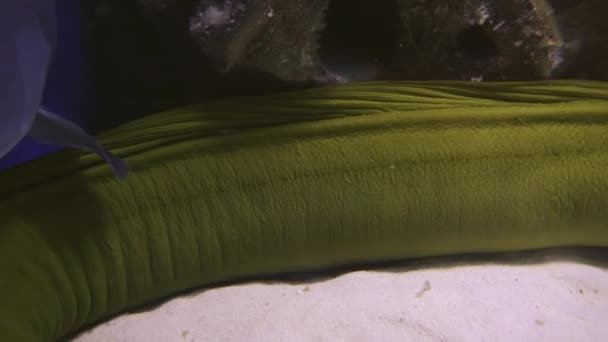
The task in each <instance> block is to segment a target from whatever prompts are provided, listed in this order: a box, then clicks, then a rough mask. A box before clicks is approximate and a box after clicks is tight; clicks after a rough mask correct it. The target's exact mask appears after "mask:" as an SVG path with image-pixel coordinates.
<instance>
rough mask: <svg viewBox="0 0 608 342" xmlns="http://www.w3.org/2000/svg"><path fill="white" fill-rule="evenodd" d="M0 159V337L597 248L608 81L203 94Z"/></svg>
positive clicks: (604, 235) (605, 206)
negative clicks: (71, 147) (210, 294)
mask: <svg viewBox="0 0 608 342" xmlns="http://www.w3.org/2000/svg"><path fill="white" fill-rule="evenodd" d="M99 139H100V142H101V143H103V144H104V145H105V146H107V147H108V148H109V149H110V150H111V151H112V152H113V153H115V154H116V155H117V156H120V157H122V158H124V160H126V161H127V162H128V163H129V165H130V169H131V170H132V173H131V174H130V175H129V178H128V179H127V181H125V182H116V181H115V180H114V179H113V176H112V173H111V171H110V170H109V169H108V168H107V167H106V166H105V165H104V164H103V162H102V161H101V160H99V159H98V158H97V157H96V156H95V155H94V154H85V153H84V152H78V151H63V152H60V153H56V154H53V155H50V156H48V157H45V158H42V159H40V160H37V161H33V162H31V163H29V164H26V165H24V166H21V167H17V168H14V169H11V170H8V171H6V172H2V173H0V217H2V223H1V225H0V340H2V341H53V340H57V339H59V338H62V337H65V336H67V335H69V334H73V333H75V332H77V331H79V330H81V329H82V328H83V327H87V326H90V325H91V324H94V323H95V322H98V321H100V320H102V319H105V318H108V317H110V316H112V315H115V314H118V313H121V312H124V311H125V310H128V309H131V308H134V307H137V306H140V305H143V304H146V303H149V302H151V301H156V300H159V299H161V298H165V297H167V296H171V295H174V294H176V293H178V292H181V291H185V290H188V289H193V288H196V287H200V286H210V285H213V284H217V283H221V282H226V281H231V280H235V279H242V278H248V277H258V276H264V275H273V274H280V273H284V272H294V271H306V270H317V269H322V268H328V267H335V266H341V265H352V264H357V263H369V262H375V261H385V260H395V259H406V258H418V257H426V256H439V255H451V254H458V253H472V252H502V251H516V250H526V249H536V248H545V247H556V246H578V245H584V246H605V247H607V246H608V171H607V170H608V169H607V168H608V84H606V83H599V82H586V81H551V82H536V83H496V84H493V83H488V84H476V83H454V82H432V83H429V82H422V83H408V82H400V83H382V82H379V83H377V82H374V83H361V84H351V85H342V86H337V87H327V88H319V89H314V90H307V91H300V92H296V93H285V94H277V95H268V96H263V97H251V98H238V99H231V100H229V101H221V102H213V103H206V104H202V105H197V106H191V107H188V108H181V109H177V110H174V111H172V112H167V113H161V114H157V115H152V116H149V117H146V118H144V119H141V120H138V121H134V122H132V123H129V124H127V125H124V126H121V127H119V128H116V129H114V130H113V131H110V132H107V133H105V134H102V135H101V136H100V137H99Z"/></svg>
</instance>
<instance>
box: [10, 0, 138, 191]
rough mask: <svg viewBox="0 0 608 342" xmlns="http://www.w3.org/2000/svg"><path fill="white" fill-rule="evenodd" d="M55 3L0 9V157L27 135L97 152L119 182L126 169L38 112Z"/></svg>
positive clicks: (77, 132) (17, 2)
mask: <svg viewBox="0 0 608 342" xmlns="http://www.w3.org/2000/svg"><path fill="white" fill-rule="evenodd" d="M55 5H56V4H55V1H54V0H34V1H31V0H30V1H22V0H6V1H3V2H2V3H1V4H0V123H1V124H0V158H2V157H4V156H5V155H6V154H8V153H9V152H10V151H11V150H12V149H13V148H14V147H15V146H16V145H17V144H18V143H19V142H20V141H21V140H22V139H23V138H24V137H25V136H26V135H29V136H31V137H32V138H34V139H35V140H37V141H39V142H42V143H49V144H55V145H60V146H70V147H76V148H81V149H85V150H89V151H93V152H96V153H98V154H99V155H100V156H101V157H102V158H103V159H104V160H105V161H107V162H108V164H109V165H110V166H111V167H112V169H113V171H114V173H115V174H116V176H117V178H118V179H124V178H125V177H126V174H127V168H126V165H125V164H124V163H123V162H122V161H121V160H119V159H117V158H115V157H113V156H112V155H111V154H110V153H109V152H107V151H106V150H105V149H104V148H103V147H101V145H99V144H97V142H96V141H95V139H94V138H93V137H92V136H90V135H89V134H87V133H86V132H85V131H84V130H83V129H82V128H81V127H79V126H78V125H76V124H75V123H72V122H71V121H69V120H67V119H64V118H62V117H61V116H58V115H55V114H53V113H51V112H50V111H48V110H46V109H42V108H41V103H42V98H43V94H44V89H45V83H46V78H47V72H48V69H49V66H50V64H51V62H52V59H53V52H54V49H55V46H56V41H57V37H56V36H57V29H56V13H55V11H56V6H55Z"/></svg>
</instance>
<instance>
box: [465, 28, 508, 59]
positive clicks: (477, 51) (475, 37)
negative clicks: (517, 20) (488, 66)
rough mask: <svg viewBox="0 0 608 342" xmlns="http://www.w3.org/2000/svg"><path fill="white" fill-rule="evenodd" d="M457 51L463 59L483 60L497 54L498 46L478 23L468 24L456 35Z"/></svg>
mask: <svg viewBox="0 0 608 342" xmlns="http://www.w3.org/2000/svg"><path fill="white" fill-rule="evenodd" d="M457 41H458V48H459V53H460V54H462V55H463V56H464V58H465V59H469V60H479V61H485V60H488V59H490V58H494V57H497V56H498V54H499V53H498V48H497V46H496V44H495V43H494V41H492V37H490V36H489V35H488V34H487V32H486V31H485V29H484V28H483V27H481V26H479V25H474V26H469V27H467V28H466V29H464V30H462V31H460V32H459V33H458V37H457Z"/></svg>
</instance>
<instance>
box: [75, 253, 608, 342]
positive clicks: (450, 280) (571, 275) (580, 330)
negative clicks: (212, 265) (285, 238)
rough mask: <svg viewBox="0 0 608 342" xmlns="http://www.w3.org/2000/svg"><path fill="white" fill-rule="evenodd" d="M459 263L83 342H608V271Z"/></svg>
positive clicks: (267, 294)
mask: <svg viewBox="0 0 608 342" xmlns="http://www.w3.org/2000/svg"><path fill="white" fill-rule="evenodd" d="M537 257H538V256H535V258H537ZM543 258H546V256H543ZM537 261H538V260H537ZM458 264H460V265H458ZM458 264H452V265H450V266H449V267H444V266H441V265H438V264H436V263H431V264H422V265H417V264H414V265H413V264H409V265H407V266H404V267H401V268H388V269H375V270H369V271H357V272H350V273H343V274H341V275H334V276H332V277H329V278H328V277H326V278H324V279H316V280H310V279H308V280H304V281H302V280H300V281H289V282H287V281H282V282H254V283H246V284H238V285H233V286H227V287H221V288H213V289H208V290H203V291H199V292H197V293H194V294H192V295H186V296H182V297H179V298H175V299H173V300H171V301H169V302H166V303H164V304H162V305H161V306H159V307H156V308H153V309H151V310H150V311H146V312H140V313H132V314H126V315H123V316H121V317H118V318H116V319H114V320H112V321H110V322H107V323H105V324H102V325H100V326H99V327H96V328H95V329H93V330H92V331H89V332H86V333H84V334H83V335H81V336H80V337H79V338H77V339H76V341H79V342H92V341H99V342H102V341H103V342H110V341H129V342H138V341H264V342H266V341H608V268H607V267H606V265H605V264H604V265H602V266H593V264H597V262H595V263H594V262H589V261H588V260H587V261H586V262H577V261H571V260H570V261H568V260H563V259H562V260H553V261H549V262H543V263H538V262H536V263H521V262H512V260H511V262H509V261H508V262H502V263H498V264H485V265H484V264H478V263H477V264H476V262H466V261H465V262H459V263H458Z"/></svg>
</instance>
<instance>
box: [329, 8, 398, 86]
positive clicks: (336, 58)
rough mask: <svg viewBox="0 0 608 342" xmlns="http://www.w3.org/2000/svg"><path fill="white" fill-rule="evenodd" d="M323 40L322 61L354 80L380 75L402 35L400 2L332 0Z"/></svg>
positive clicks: (392, 56)
mask: <svg viewBox="0 0 608 342" xmlns="http://www.w3.org/2000/svg"><path fill="white" fill-rule="evenodd" d="M326 23H327V26H326V27H325V30H324V31H323V33H322V36H321V41H320V51H319V52H320V57H321V60H322V62H323V63H324V64H325V65H326V66H327V67H328V68H329V69H330V70H331V71H334V72H337V73H339V74H342V75H345V76H347V77H349V78H351V79H353V80H369V79H374V78H377V74H378V73H379V71H380V69H381V68H384V67H385V66H386V65H387V63H388V62H389V61H391V60H392V58H394V56H395V54H396V49H397V48H398V44H399V38H400V37H399V36H400V34H401V29H400V19H399V9H398V7H397V3H396V1H378V2H369V1H352V0H332V1H330V2H329V9H328V11H327V15H326Z"/></svg>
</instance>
